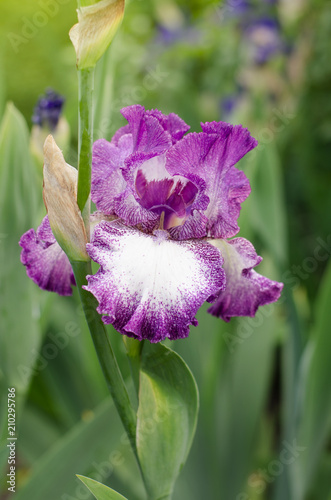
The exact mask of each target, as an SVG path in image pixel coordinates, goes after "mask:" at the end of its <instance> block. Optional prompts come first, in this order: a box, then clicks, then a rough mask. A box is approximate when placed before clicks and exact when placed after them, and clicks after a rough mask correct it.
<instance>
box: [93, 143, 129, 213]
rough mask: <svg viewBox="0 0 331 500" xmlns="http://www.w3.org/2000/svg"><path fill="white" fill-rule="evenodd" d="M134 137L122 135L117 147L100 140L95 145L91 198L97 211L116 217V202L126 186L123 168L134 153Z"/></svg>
mask: <svg viewBox="0 0 331 500" xmlns="http://www.w3.org/2000/svg"><path fill="white" fill-rule="evenodd" d="M132 150H133V142H132V135H131V134H125V135H122V136H121V137H120V138H119V140H118V141H117V145H115V144H113V143H110V142H108V141H106V140H105V139H99V140H98V141H96V142H95V143H94V145H93V157H92V186H91V198H92V201H93V202H94V203H95V204H96V206H97V209H98V210H101V211H102V212H103V213H104V214H107V215H114V214H115V211H114V200H115V198H116V197H117V196H119V195H120V194H121V193H122V192H123V191H124V190H125V186H126V181H125V180H124V178H123V176H122V170H121V168H122V167H123V166H124V161H125V159H126V158H127V157H128V156H129V155H130V154H131V153H132Z"/></svg>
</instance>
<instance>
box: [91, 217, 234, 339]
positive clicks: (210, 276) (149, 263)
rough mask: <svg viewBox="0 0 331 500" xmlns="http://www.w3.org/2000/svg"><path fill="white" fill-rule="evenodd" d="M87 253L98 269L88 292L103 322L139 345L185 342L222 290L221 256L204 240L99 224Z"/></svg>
mask: <svg viewBox="0 0 331 500" xmlns="http://www.w3.org/2000/svg"><path fill="white" fill-rule="evenodd" d="M87 249H88V253H89V255H90V257H91V258H92V259H93V260H94V261H95V262H97V263H99V264H100V265H101V267H100V269H99V271H98V272H97V274H96V275H94V276H88V277H87V279H88V286H87V287H86V289H87V290H89V291H90V292H91V293H92V294H93V295H94V296H95V297H96V298H97V300H98V302H99V307H98V309H97V310H98V312H99V313H100V314H102V315H104V316H103V321H104V322H105V323H111V324H113V326H114V327H115V328H116V329H117V330H118V331H119V332H121V333H122V334H126V335H128V336H130V337H135V338H137V339H139V340H142V339H149V340H150V341H151V342H159V341H161V340H164V339H165V338H170V339H178V338H184V337H187V335H188V333H189V326H190V325H191V324H193V325H196V324H197V322H196V320H195V314H196V312H197V310H198V309H199V307H200V306H201V305H202V304H203V302H204V301H205V300H207V299H209V300H211V297H212V296H215V293H217V292H218V291H219V289H224V285H225V279H224V271H223V269H222V264H223V259H222V257H221V253H220V252H219V250H218V249H216V248H215V247H213V246H212V245H210V244H209V243H207V242H205V241H180V242H175V241H172V240H169V239H168V235H167V232H166V231H161V230H159V231H155V232H154V234H153V235H146V234H144V233H142V232H140V231H138V230H136V229H134V228H128V227H126V226H124V225H123V224H121V223H119V222H118V221H115V222H111V223H109V222H101V223H100V224H99V225H98V226H97V227H96V229H95V232H94V237H93V241H92V243H91V244H88V245H87Z"/></svg>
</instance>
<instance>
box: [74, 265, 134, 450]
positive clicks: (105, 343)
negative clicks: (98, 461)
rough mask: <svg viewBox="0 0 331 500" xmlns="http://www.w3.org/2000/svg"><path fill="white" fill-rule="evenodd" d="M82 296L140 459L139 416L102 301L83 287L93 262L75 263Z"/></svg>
mask: <svg viewBox="0 0 331 500" xmlns="http://www.w3.org/2000/svg"><path fill="white" fill-rule="evenodd" d="M71 265H72V268H73V271H74V275H75V280H76V283H77V288H78V292H79V296H80V299H81V302H82V306H83V310H84V313H85V317H86V321H87V324H88V327H89V329H90V333H91V336H92V339H93V343H94V346H95V350H96V352H97V355H98V358H99V363H100V365H101V368H102V371H103V374H104V377H105V379H106V382H107V385H108V388H109V391H110V394H111V395H112V398H113V400H114V403H115V406H116V408H117V411H118V413H119V416H120V418H121V420H122V423H123V426H124V428H125V430H126V432H127V435H128V437H129V439H130V443H131V446H132V449H133V451H134V453H135V455H136V456H137V449H136V444H135V442H136V422H137V417H136V413H135V411H134V409H133V408H132V405H131V402H130V399H129V395H128V392H127V389H126V386H125V384H124V381H123V378H122V374H121V372H120V369H119V366H118V364H117V361H116V358H115V355H114V352H113V349H112V347H111V344H110V341H109V337H108V334H107V331H106V328H105V325H104V324H103V322H102V320H101V317H100V315H99V314H98V313H97V311H96V308H97V306H98V302H97V300H96V299H95V297H93V295H91V294H90V293H89V292H87V291H86V290H84V289H83V288H82V286H83V285H86V284H87V281H86V276H87V275H88V274H92V269H91V263H90V262H71Z"/></svg>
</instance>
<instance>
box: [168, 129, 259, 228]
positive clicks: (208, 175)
mask: <svg viewBox="0 0 331 500" xmlns="http://www.w3.org/2000/svg"><path fill="white" fill-rule="evenodd" d="M202 129H203V132H202V133H191V134H188V135H187V136H185V137H184V138H183V139H182V140H181V141H179V142H178V143H177V144H175V145H174V146H173V147H172V148H170V149H169V151H168V153H167V161H166V169H167V170H168V171H169V172H170V173H171V174H172V175H183V176H186V175H188V174H189V173H192V172H194V173H195V174H196V175H198V176H199V177H201V178H202V179H203V180H204V181H205V182H206V185H207V188H206V191H205V194H206V195H207V196H208V197H209V199H210V203H209V205H208V208H207V210H205V212H204V214H205V216H206V217H207V218H208V226H207V234H208V235H209V236H211V237H213V238H228V237H232V236H234V235H235V234H237V233H238V231H239V227H238V225H237V219H238V216H239V212H240V203H242V202H243V201H244V200H245V199H246V198H247V196H248V195H249V193H250V186H249V181H248V179H247V178H246V176H245V174H244V173H243V172H240V173H239V174H238V173H237V172H238V171H237V170H236V169H235V167H234V165H235V164H236V163H237V162H238V161H239V160H240V159H241V158H242V157H243V156H244V155H245V154H246V153H248V151H250V150H251V149H253V148H254V147H255V146H256V145H257V141H256V140H255V139H254V138H253V137H251V136H250V134H249V132H248V130H247V129H245V128H243V127H242V126H241V125H235V126H233V125H230V124H227V123H224V122H213V123H206V124H202Z"/></svg>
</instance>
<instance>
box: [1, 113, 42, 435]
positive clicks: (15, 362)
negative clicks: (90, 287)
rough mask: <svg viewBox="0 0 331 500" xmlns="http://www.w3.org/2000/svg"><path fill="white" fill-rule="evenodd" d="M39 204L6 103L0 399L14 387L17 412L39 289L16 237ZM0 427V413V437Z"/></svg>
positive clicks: (35, 345) (36, 340)
mask: <svg viewBox="0 0 331 500" xmlns="http://www.w3.org/2000/svg"><path fill="white" fill-rule="evenodd" d="M39 188H40V192H39ZM41 203H42V193H41V186H38V181H37V179H36V172H35V166H34V164H33V163H32V161H31V158H30V153H29V131H28V128H27V125H26V123H25V121H24V118H23V117H22V116H21V114H20V113H19V112H18V111H17V109H16V108H15V107H14V106H13V105H12V104H8V106H7V108H6V112H5V115H4V118H3V121H2V125H1V130H0V261H1V263H2V264H3V265H1V269H0V296H1V301H0V316H1V328H0V366H1V369H0V397H2V398H5V397H6V394H7V388H8V387H15V389H16V397H17V412H19V410H20V407H21V404H20V401H21V398H23V397H24V394H25V391H26V389H27V388H28V386H29V382H30V378H31V372H32V367H33V364H34V362H35V359H36V356H37V355H38V349H39V346H40V342H41V331H40V328H39V324H38V322H39V315H40V311H39V309H40V307H39V306H40V293H39V292H40V291H39V290H38V288H37V287H36V285H34V284H33V283H32V281H31V280H29V279H28V278H27V276H26V272H25V268H24V266H23V265H22V264H21V263H20V252H21V249H20V247H19V245H18V241H19V239H20V237H21V235H22V234H23V233H24V232H25V231H27V230H28V229H29V228H30V227H31V226H32V225H34V223H35V221H36V215H37V212H38V210H39V207H40V204H41ZM0 406H1V407H2V408H5V405H4V404H1V405H0ZM2 425H3V424H2V423H1V416H0V435H1V427H2Z"/></svg>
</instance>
